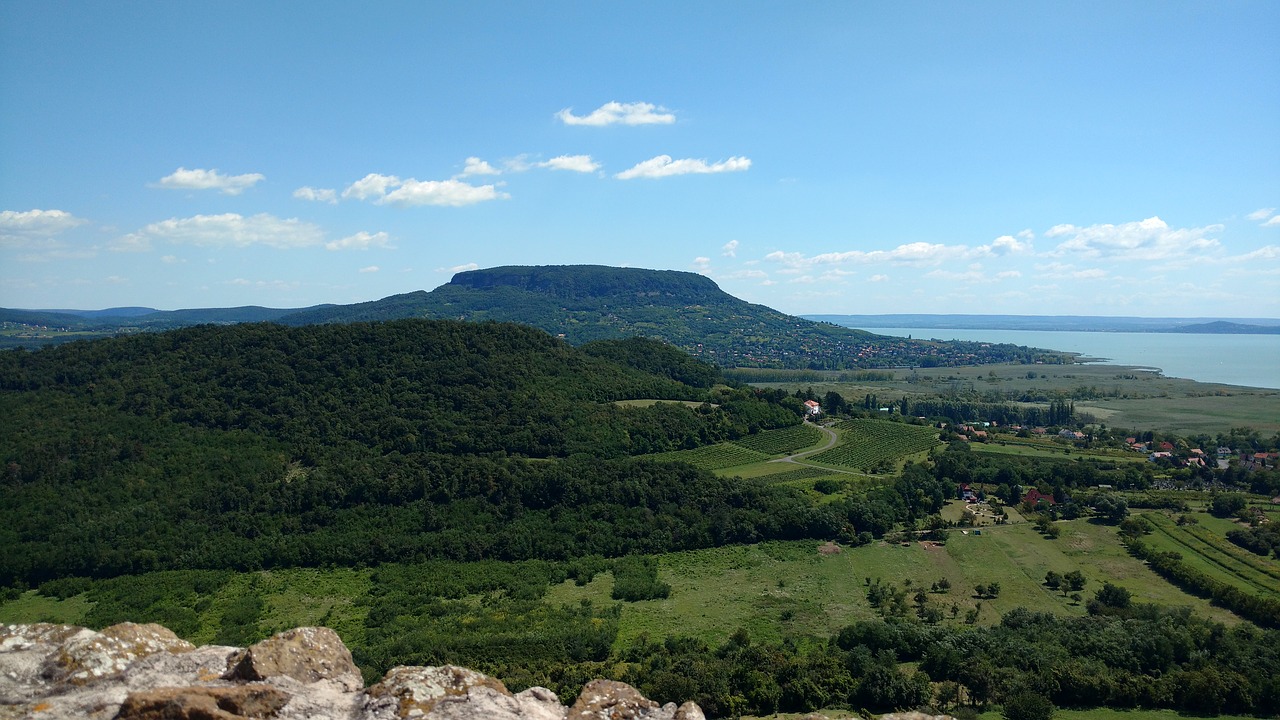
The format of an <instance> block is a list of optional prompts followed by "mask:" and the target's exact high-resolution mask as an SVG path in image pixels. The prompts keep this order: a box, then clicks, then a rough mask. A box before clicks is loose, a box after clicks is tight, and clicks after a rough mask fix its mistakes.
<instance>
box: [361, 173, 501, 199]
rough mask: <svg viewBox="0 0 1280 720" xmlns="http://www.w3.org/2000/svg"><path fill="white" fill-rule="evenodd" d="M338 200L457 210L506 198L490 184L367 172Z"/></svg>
mask: <svg viewBox="0 0 1280 720" xmlns="http://www.w3.org/2000/svg"><path fill="white" fill-rule="evenodd" d="M393 188H394V189H393ZM342 197H344V198H354V199H356V200H372V201H373V202H374V203H377V204H378V205H400V206H405V207H408V206H415V205H436V206H448V207H461V206H463V205H474V204H476V203H481V202H486V201H488V200H498V199H500V198H508V197H510V195H508V194H507V193H504V192H499V191H498V189H497V188H496V186H494V185H471V184H468V183H465V182H462V181H460V180H415V179H414V178H408V179H407V180H401V179H400V178H398V177H396V176H395V175H379V174H377V173H370V174H368V175H365V176H364V177H363V178H361V179H359V180H357V181H355V182H354V183H351V185H350V186H349V187H348V188H347V189H346V190H343V191H342Z"/></svg>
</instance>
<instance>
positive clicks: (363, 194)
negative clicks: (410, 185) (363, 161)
mask: <svg viewBox="0 0 1280 720" xmlns="http://www.w3.org/2000/svg"><path fill="white" fill-rule="evenodd" d="M399 184H400V178H398V177H396V176H395V175H380V174H378V173H369V174H368V175H365V176H364V177H362V178H360V179H359V180H357V181H355V182H353V183H351V184H350V185H349V186H347V189H346V190H343V191H342V197H343V199H347V198H353V199H356V200H368V199H369V198H374V199H375V200H377V199H380V198H382V197H383V196H384V195H386V194H387V189H388V188H393V187H396V186H397V185H399Z"/></svg>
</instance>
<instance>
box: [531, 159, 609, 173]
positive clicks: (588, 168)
mask: <svg viewBox="0 0 1280 720" xmlns="http://www.w3.org/2000/svg"><path fill="white" fill-rule="evenodd" d="M538 167H544V168H549V169H551V170H572V171H574V172H581V173H589V172H595V171H596V170H599V169H600V163H598V162H596V161H594V160H592V159H591V156H590V155H560V156H557V157H553V158H551V159H550V160H547V161H546V162H540V163H538Z"/></svg>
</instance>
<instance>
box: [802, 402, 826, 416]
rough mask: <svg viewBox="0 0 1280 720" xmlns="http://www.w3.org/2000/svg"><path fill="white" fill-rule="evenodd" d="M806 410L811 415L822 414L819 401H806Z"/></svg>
mask: <svg viewBox="0 0 1280 720" xmlns="http://www.w3.org/2000/svg"><path fill="white" fill-rule="evenodd" d="M804 409H805V412H807V413H809V414H810V415H821V414H822V406H821V405H819V404H818V401H817V400H805V401H804Z"/></svg>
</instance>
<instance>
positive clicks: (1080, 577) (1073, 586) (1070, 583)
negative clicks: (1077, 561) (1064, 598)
mask: <svg viewBox="0 0 1280 720" xmlns="http://www.w3.org/2000/svg"><path fill="white" fill-rule="evenodd" d="M1062 579H1063V581H1065V582H1066V583H1067V588H1068V589H1070V590H1072V591H1074V592H1079V591H1081V590H1083V589H1084V584H1085V577H1084V573H1082V572H1080V571H1079V570H1072V571H1071V572H1068V573H1067V574H1066V575H1063V576H1062Z"/></svg>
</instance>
